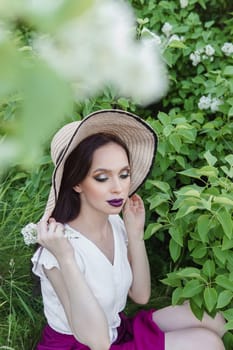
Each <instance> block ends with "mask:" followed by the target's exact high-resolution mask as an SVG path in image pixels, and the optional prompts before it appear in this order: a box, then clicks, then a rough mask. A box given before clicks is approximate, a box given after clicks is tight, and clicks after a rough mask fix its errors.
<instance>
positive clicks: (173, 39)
mask: <svg viewBox="0 0 233 350" xmlns="http://www.w3.org/2000/svg"><path fill="white" fill-rule="evenodd" d="M183 40H184V38H183V37H181V36H179V35H177V34H173V35H172V36H171V37H170V38H169V40H168V42H169V43H171V42H172V41H183Z"/></svg>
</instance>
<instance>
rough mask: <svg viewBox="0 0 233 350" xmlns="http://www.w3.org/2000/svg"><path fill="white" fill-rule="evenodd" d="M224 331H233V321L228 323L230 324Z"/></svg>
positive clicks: (226, 325) (225, 326)
mask: <svg viewBox="0 0 233 350" xmlns="http://www.w3.org/2000/svg"><path fill="white" fill-rule="evenodd" d="M224 329H225V330H226V331H230V330H232V329H233V320H231V321H228V322H227V323H226V324H225V325H224Z"/></svg>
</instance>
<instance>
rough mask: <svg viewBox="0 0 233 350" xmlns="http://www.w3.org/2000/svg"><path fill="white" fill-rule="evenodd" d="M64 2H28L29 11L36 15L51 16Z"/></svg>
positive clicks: (54, 0) (55, 0)
mask: <svg viewBox="0 0 233 350" xmlns="http://www.w3.org/2000/svg"><path fill="white" fill-rule="evenodd" d="M63 3H64V0H49V1H47V0H27V2H26V5H27V10H28V11H30V12H32V13H35V14H42V15H43V14H49V13H52V12H54V11H56V10H57V9H58V8H59V7H60V6H61V5H62V4H63Z"/></svg>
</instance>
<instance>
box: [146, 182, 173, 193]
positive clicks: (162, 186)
mask: <svg viewBox="0 0 233 350" xmlns="http://www.w3.org/2000/svg"><path fill="white" fill-rule="evenodd" d="M148 183H150V184H152V185H153V186H155V187H157V188H158V189H160V190H161V191H163V192H164V193H170V186H169V184H168V183H167V182H163V181H158V180H148Z"/></svg>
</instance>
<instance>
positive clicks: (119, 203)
mask: <svg viewBox="0 0 233 350" xmlns="http://www.w3.org/2000/svg"><path fill="white" fill-rule="evenodd" d="M107 202H108V204H110V205H111V206H112V207H116V208H118V207H121V206H122V204H123V199H122V198H120V199H112V200H110V201H107Z"/></svg>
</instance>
